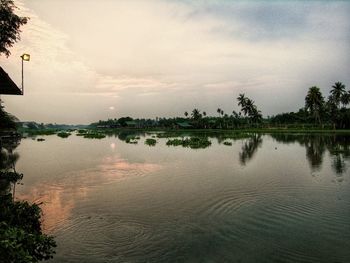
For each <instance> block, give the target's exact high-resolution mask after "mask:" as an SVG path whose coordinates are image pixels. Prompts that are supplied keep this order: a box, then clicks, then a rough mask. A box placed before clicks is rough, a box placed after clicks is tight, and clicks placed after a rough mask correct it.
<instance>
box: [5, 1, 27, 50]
mask: <svg viewBox="0 0 350 263" xmlns="http://www.w3.org/2000/svg"><path fill="white" fill-rule="evenodd" d="M16 9H17V7H16V6H15V4H14V2H13V0H0V55H1V54H5V56H6V57H8V56H9V55H10V54H11V52H10V50H9V49H10V48H11V47H12V46H13V44H15V43H16V42H17V41H18V40H20V33H21V30H20V27H21V26H22V25H24V24H26V23H27V21H28V18H27V17H20V16H18V15H17V14H15V10H16Z"/></svg>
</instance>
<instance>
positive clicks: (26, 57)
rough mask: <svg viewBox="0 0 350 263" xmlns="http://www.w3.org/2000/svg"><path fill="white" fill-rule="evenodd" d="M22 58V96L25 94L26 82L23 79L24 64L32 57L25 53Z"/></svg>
mask: <svg viewBox="0 0 350 263" xmlns="http://www.w3.org/2000/svg"><path fill="white" fill-rule="evenodd" d="M21 58H22V95H23V94H24V81H23V79H24V77H23V64H24V63H23V62H24V61H29V60H30V55H29V54H26V53H24V54H23V55H22V56H21Z"/></svg>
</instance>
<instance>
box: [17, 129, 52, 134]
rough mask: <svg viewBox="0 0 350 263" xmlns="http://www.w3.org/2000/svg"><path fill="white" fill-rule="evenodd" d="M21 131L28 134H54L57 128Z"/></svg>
mask: <svg viewBox="0 0 350 263" xmlns="http://www.w3.org/2000/svg"><path fill="white" fill-rule="evenodd" d="M23 132H25V133H28V134H29V135H53V134H56V132H57V130H55V129H38V130H36V129H29V130H24V131H23Z"/></svg>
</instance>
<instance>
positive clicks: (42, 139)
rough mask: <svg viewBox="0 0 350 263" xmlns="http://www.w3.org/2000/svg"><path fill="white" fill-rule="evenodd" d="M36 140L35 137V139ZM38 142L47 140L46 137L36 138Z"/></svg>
mask: <svg viewBox="0 0 350 263" xmlns="http://www.w3.org/2000/svg"><path fill="white" fill-rule="evenodd" d="M34 140H35V139H34ZM36 140H37V141H38V142H43V141H45V139H44V138H38V139H36Z"/></svg>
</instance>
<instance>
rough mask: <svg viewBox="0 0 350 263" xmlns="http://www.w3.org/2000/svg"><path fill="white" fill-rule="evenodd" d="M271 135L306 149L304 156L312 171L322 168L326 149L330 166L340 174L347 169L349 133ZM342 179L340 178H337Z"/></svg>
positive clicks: (349, 143) (278, 139)
mask: <svg viewBox="0 0 350 263" xmlns="http://www.w3.org/2000/svg"><path fill="white" fill-rule="evenodd" d="M271 137H272V138H274V139H275V140H276V141H278V142H281V143H287V144H288V143H299V144H300V145H302V146H304V147H305V149H306V157H307V160H308V161H309V163H310V167H311V169H312V170H313V171H317V170H320V169H321V168H322V163H323V159H324V156H325V153H326V151H327V150H328V153H329V154H330V155H331V157H332V168H333V170H334V171H335V172H336V173H337V174H338V175H342V174H344V173H345V172H346V171H347V167H346V160H349V158H350V136H349V135H337V134H333V135H327V134H326V135H317V134H311V135H310V134H303V135H300V134H271ZM339 180H341V181H342V179H339Z"/></svg>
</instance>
